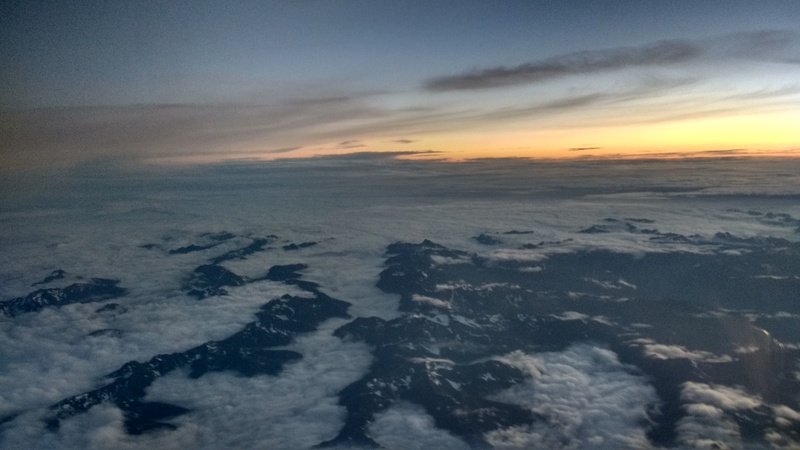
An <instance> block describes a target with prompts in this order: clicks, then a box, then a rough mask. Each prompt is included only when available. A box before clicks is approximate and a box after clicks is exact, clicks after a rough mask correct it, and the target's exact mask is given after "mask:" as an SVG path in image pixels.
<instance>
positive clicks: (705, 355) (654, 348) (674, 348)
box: [644, 344, 733, 363]
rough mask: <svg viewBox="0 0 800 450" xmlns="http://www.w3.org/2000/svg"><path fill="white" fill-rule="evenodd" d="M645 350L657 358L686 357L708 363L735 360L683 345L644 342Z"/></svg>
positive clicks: (648, 354)
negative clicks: (690, 348)
mask: <svg viewBox="0 0 800 450" xmlns="http://www.w3.org/2000/svg"><path fill="white" fill-rule="evenodd" d="M644 352H645V354H646V355H647V356H649V357H651V358H655V359H677V358H686V359H691V360H692V361H702V362H706V363H726V362H731V361H733V358H731V357H730V356H729V355H715V354H713V353H711V352H707V351H703V350H689V349H687V348H686V347H683V346H681V345H665V344H644Z"/></svg>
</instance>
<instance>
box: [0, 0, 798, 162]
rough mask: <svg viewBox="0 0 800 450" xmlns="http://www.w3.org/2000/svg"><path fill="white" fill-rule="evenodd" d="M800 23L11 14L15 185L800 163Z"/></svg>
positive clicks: (428, 14)
mask: <svg viewBox="0 0 800 450" xmlns="http://www.w3.org/2000/svg"><path fill="white" fill-rule="evenodd" d="M798 18H800V2H797V1H793V0H786V1H782V0H769V1H744V0H727V1H716V0H708V1H703V2H696V1H688V0H687V1H684V0H675V1H669V2H667V1H607V2H595V1H571V2H563V1H536V2H531V1H503V2H484V1H472V0H467V1H434V2H431V1H403V2H375V1H355V0H347V1H338V0H334V1H327V0H326V1H323V0H298V1H291V2H288V1H274V2H273V1H235V0H232V1H225V2H215V1H192V2H188V1H145V2H126V1H91V0H90V1H83V2H48V1H35V0H34V1H13V0H7V1H4V2H2V4H0V86H2V87H0V171H4V172H8V171H26V170H35V169H39V168H60V167H69V166H75V165H92V164H100V163H103V164H126V163H142V162H144V163H151V164H152V163H157V164H163V163H206V162H216V161H227V160H264V159H276V158H297V157H309V156H319V155H336V154H344V153H354V152H397V153H398V154H402V155H403V157H407V158H417V159H445V160H464V159H471V158H485V157H527V158H591V157H601V158H609V157H611V158H620V157H641V156H645V157H675V156H731V155H736V156H740V155H772V156H776V155H777V156H793V155H795V156H796V155H798V154H800V132H799V131H797V125H796V124H797V123H800V75H798V74H800V26H798V25H797V24H798V23H800V21H798Z"/></svg>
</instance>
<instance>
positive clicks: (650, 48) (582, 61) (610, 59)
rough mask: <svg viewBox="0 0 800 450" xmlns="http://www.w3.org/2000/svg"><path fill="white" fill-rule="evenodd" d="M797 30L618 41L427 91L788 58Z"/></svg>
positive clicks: (433, 85) (450, 79) (447, 80)
mask: <svg viewBox="0 0 800 450" xmlns="http://www.w3.org/2000/svg"><path fill="white" fill-rule="evenodd" d="M795 41H796V35H795V34H794V33H791V32H786V31H760V32H753V33H736V34H732V35H728V36H722V37H719V38H715V39H712V40H684V39H675V40H664V41H658V42H654V43H650V44H647V45H642V46H638V47H617V48H610V49H602V50H587V51H579V52H574V53H566V54H562V55H557V56H553V57H551V58H546V59H541V60H537V61H530V62H526V63H522V64H519V65H517V66H512V67H504V66H500V67H492V68H488V69H481V70H473V71H470V72H467V73H460V74H455V75H446V76H442V77H438V78H433V79H430V80H428V81H427V82H426V83H425V84H424V88H425V89H426V90H428V91H431V92H444V91H464V90H478V89H489V88H497V87H504V86H514V85H521V84H530V83H539V82H543V81H549V80H553V79H557V78H562V77H566V76H571V75H591V74H596V73H601V72H609V71H614V70H620V69H626V68H630V67H651V66H652V67H655V66H667V65H673V64H679V63H686V62H690V61H694V60H697V59H699V58H701V57H704V56H711V57H735V58H746V59H764V58H767V59H775V60H777V61H781V62H786V63H792V61H794V60H795V59H796V56H791V55H789V56H787V55H783V54H781V51H782V50H786V49H790V50H791V47H792V44H793V43H794V42H795Z"/></svg>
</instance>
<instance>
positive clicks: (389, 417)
mask: <svg viewBox="0 0 800 450" xmlns="http://www.w3.org/2000/svg"><path fill="white" fill-rule="evenodd" d="M368 433H369V436H370V437H371V438H372V439H373V440H374V441H375V442H377V443H378V444H380V445H381V446H383V447H384V448H389V449H404V450H416V449H419V450H422V449H431V448H440V449H447V450H467V449H469V448H470V447H469V446H468V445H467V444H466V443H464V441H462V440H460V439H458V438H457V437H455V436H453V435H451V434H450V433H448V432H447V431H445V430H442V429H441V428H437V427H436V425H435V424H434V420H433V417H431V416H430V415H429V414H428V413H427V412H425V410H424V409H423V408H422V407H420V406H417V405H414V404H411V403H406V402H400V403H397V404H395V405H394V406H392V407H391V408H389V409H387V410H386V411H383V412H381V413H380V414H378V415H376V416H375V420H374V421H373V422H372V423H371V424H370V426H369V431H368Z"/></svg>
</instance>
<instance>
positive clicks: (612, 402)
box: [487, 344, 658, 449]
mask: <svg viewBox="0 0 800 450" xmlns="http://www.w3.org/2000/svg"><path fill="white" fill-rule="evenodd" d="M503 360H504V361H505V362H508V363H509V364H513V365H516V366H517V367H519V368H521V369H522V370H525V371H526V372H528V373H529V374H530V375H531V379H530V381H529V382H527V383H523V384H520V385H517V386H514V387H512V388H510V389H508V390H507V391H504V392H502V393H500V394H498V395H496V396H495V398H497V399H498V400H500V401H506V402H511V403H517V404H521V405H525V406H527V407H530V408H531V409H532V410H533V411H534V412H536V413H538V414H540V415H542V416H544V417H545V420H543V421H537V422H536V423H534V425H533V426H530V427H512V428H509V429H505V430H498V431H495V432H492V433H489V434H488V436H487V437H488V440H489V443H490V444H491V445H493V446H495V447H496V448H537V447H542V448H575V449H582V448H598V449H602V448H608V449H612V448H630V449H634V448H636V449H641V448H649V447H650V444H649V443H648V440H647V437H646V436H645V430H644V428H643V427H642V423H646V422H647V421H648V416H647V411H648V408H650V407H652V406H653V405H655V404H656V403H657V402H658V398H657V396H656V394H655V390H654V389H653V388H652V387H651V386H650V385H649V384H648V383H647V381H646V379H644V378H643V377H640V376H636V375H632V374H631V373H630V372H629V371H627V370H626V366H625V365H624V364H622V363H620V362H619V360H618V359H617V356H616V355H615V354H614V353H613V352H611V351H609V350H606V349H602V348H597V347H592V346H589V345H586V344H580V345H575V346H572V347H570V348H568V349H567V350H565V351H563V352H553V353H541V354H537V355H527V354H524V353H521V352H514V353H511V354H509V355H506V356H505V357H504V358H503Z"/></svg>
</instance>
